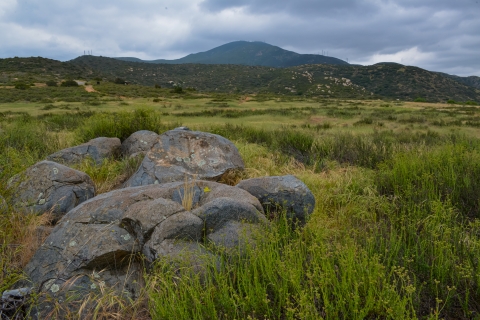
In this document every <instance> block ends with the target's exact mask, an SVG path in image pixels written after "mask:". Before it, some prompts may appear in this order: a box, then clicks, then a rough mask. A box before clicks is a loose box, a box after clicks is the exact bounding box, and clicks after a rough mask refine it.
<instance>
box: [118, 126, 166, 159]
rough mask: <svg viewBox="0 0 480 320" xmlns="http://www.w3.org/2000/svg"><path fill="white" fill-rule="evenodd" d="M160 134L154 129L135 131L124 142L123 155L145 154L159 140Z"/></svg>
mask: <svg viewBox="0 0 480 320" xmlns="http://www.w3.org/2000/svg"><path fill="white" fill-rule="evenodd" d="M157 139H158V134H156V133H155V132H153V131H148V130H141V131H137V132H134V133H132V134H131V135H130V137H128V138H127V139H125V141H123V142H122V155H123V156H125V157H136V156H137V155H145V154H146V153H147V152H148V151H150V149H151V148H152V147H153V145H154V144H155V143H156V142H157Z"/></svg>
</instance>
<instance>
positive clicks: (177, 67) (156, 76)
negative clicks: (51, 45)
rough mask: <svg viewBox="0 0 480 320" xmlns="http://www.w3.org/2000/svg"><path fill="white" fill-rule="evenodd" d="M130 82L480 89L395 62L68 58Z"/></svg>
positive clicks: (342, 93)
mask: <svg viewBox="0 0 480 320" xmlns="http://www.w3.org/2000/svg"><path fill="white" fill-rule="evenodd" d="M68 63H70V64H72V65H75V66H76V67H77V68H78V67H81V68H84V69H85V70H88V71H89V72H91V73H92V74H94V73H101V74H103V75H104V76H105V77H107V78H109V79H114V78H115V77H120V78H123V79H126V80H128V81H130V82H131V83H134V84H142V85H148V86H153V85H154V84H158V85H161V86H162V87H172V86H174V85H178V86H182V87H193V88H196V89H197V90H199V91H211V92H212V91H213V92H232V93H255V92H265V93H267V92H270V93H275V94H285V95H292V94H306V95H316V96H323V97H331V98H334V97H336V98H367V97H369V98H371V97H376V98H377V97H379V98H380V97H385V98H391V99H401V100H415V99H416V98H419V97H421V98H424V99H426V100H427V101H436V102H442V101H443V102H445V101H447V100H449V99H453V100H455V101H469V100H474V101H480V90H479V89H476V88H474V87H472V86H468V85H465V84H463V83H461V82H458V81H456V80H454V79H452V78H450V77H446V76H443V75H441V74H438V73H436V72H431V71H428V70H424V69H421V68H418V67H412V66H404V65H401V64H397V63H378V64H375V65H372V66H351V65H329V64H314V65H302V66H296V67H289V68H272V67H262V66H242V65H222V64H215V65H214V64H208V65H207V64H151V63H138V62H128V61H120V60H116V59H112V58H101V57H93V56H82V57H79V58H77V59H74V60H71V61H70V62H68Z"/></svg>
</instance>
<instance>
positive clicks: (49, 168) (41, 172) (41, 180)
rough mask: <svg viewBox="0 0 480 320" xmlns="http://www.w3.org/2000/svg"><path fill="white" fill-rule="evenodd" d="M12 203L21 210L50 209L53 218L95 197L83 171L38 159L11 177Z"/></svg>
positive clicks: (36, 211)
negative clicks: (38, 160)
mask: <svg viewBox="0 0 480 320" xmlns="http://www.w3.org/2000/svg"><path fill="white" fill-rule="evenodd" d="M9 187H10V188H14V190H15V192H14V194H13V196H12V203H13V205H14V206H15V207H17V208H18V209H20V210H22V211H25V212H32V213H37V214H41V213H44V212H47V211H52V213H53V215H54V219H55V220H58V219H60V218H61V217H62V216H63V215H64V214H65V213H67V212H69V211H70V210H72V209H73V208H75V207H76V206H77V205H79V204H80V203H82V202H84V201H86V200H88V199H91V198H93V197H94V196H95V186H94V184H93V181H92V180H91V179H90V177H89V176H88V175H87V174H86V173H83V172H80V171H77V170H74V169H71V168H69V167H66V166H64V165H61V164H59V163H56V162H52V161H41V162H38V163H36V164H35V165H33V166H31V167H30V168H28V169H27V170H25V171H24V172H23V173H21V174H19V175H17V176H15V177H14V178H13V179H12V180H11V181H10V182H9Z"/></svg>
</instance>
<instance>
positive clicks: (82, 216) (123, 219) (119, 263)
mask: <svg viewBox="0 0 480 320" xmlns="http://www.w3.org/2000/svg"><path fill="white" fill-rule="evenodd" d="M189 188H191V189H189ZM185 189H187V190H185ZM189 192H192V195H193V193H195V197H196V199H197V200H196V202H193V208H191V210H187V209H185V208H184V207H183V206H182V204H181V202H182V199H183V197H184V196H179V195H184V194H186V193H189ZM265 224H268V221H267V220H266V218H265V216H264V214H263V209H262V207H261V205H260V203H259V202H258V200H257V199H256V198H255V197H253V196H252V195H250V194H249V193H248V192H246V191H244V190H242V189H239V188H236V187H231V186H227V185H223V184H219V183H216V182H210V181H195V187H193V186H192V185H190V187H189V186H188V185H185V184H184V182H173V183H166V184H162V185H155V184H154V185H148V186H140V187H131V188H125V189H119V190H115V191H111V192H108V193H104V194H101V195H98V196H97V197H95V198H92V199H90V200H88V201H86V202H83V203H82V204H81V205H79V206H78V207H76V208H75V209H73V210H71V211H70V212H68V213H67V214H66V215H65V216H64V217H63V218H62V219H61V220H60V221H59V223H58V224H57V225H56V226H55V228H54V229H53V231H52V233H51V234H50V236H49V237H48V238H47V239H46V240H45V242H44V243H43V245H42V246H41V247H40V248H39V249H38V250H37V252H36V253H35V254H34V256H33V258H32V259H31V260H30V262H29V263H28V265H27V266H26V268H25V272H26V274H27V275H28V277H29V279H30V280H31V281H32V282H33V283H34V284H35V285H36V286H37V287H40V290H41V291H43V292H47V293H48V294H52V295H57V294H59V292H64V291H65V290H67V287H68V288H70V287H71V285H72V283H75V288H76V290H80V291H82V290H83V291H85V292H90V291H91V290H96V289H97V285H96V283H98V282H102V281H103V283H106V284H113V285H114V286H115V284H117V286H116V288H117V290H119V291H120V292H122V290H124V288H125V286H126V287H127V288H128V294H129V295H131V296H132V297H135V296H136V295H138V292H139V290H140V288H141V286H142V282H141V281H139V280H138V273H139V270H141V268H139V267H138V265H139V264H138V263H137V262H135V256H136V255H137V254H138V253H143V254H144V255H145V257H146V260H147V262H150V263H151V262H154V261H155V260H156V259H158V258H162V257H163V258H166V259H171V260H176V259H177V260H178V259H180V260H182V262H185V260H187V261H189V262H191V267H192V269H193V270H197V271H199V270H201V269H202V261H204V258H205V257H207V258H208V259H210V261H212V259H216V255H215V253H214V252H210V251H209V250H207V249H206V248H205V247H204V244H206V242H213V243H214V244H215V245H219V246H221V245H225V246H226V247H232V246H235V245H238V244H240V243H242V240H241V238H242V237H244V236H245V230H247V232H250V230H251V228H250V226H256V227H258V228H260V227H261V226H262V225H265ZM248 235H249V233H247V236H248ZM131 265H133V267H132V268H130V269H129V268H128V266H131ZM129 270H130V271H132V272H134V273H135V274H133V275H131V274H130V271H129ZM134 280H135V282H133V281H134Z"/></svg>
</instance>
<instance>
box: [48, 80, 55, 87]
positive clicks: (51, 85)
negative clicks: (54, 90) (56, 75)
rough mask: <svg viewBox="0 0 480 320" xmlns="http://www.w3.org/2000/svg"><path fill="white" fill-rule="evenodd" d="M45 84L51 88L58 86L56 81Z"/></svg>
mask: <svg viewBox="0 0 480 320" xmlns="http://www.w3.org/2000/svg"><path fill="white" fill-rule="evenodd" d="M45 84H46V85H47V86H49V87H56V86H57V82H56V81H54V80H48V81H47V82H45Z"/></svg>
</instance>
